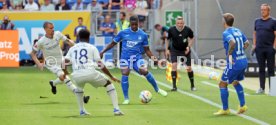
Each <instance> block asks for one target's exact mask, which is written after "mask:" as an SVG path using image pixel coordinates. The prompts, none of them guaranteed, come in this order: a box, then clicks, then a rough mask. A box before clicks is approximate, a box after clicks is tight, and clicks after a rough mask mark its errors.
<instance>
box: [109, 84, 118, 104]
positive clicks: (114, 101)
mask: <svg viewBox="0 0 276 125" xmlns="http://www.w3.org/2000/svg"><path fill="white" fill-rule="evenodd" d="M106 92H107V94H108V95H109V96H110V98H111V101H112V105H113V107H114V108H115V109H119V105H118V97H117V92H116V90H115V87H114V85H113V84H109V85H108V86H106Z"/></svg>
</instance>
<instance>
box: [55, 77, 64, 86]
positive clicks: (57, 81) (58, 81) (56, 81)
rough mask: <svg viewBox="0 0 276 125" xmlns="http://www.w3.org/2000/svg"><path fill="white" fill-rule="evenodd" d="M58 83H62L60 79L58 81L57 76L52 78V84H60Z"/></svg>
mask: <svg viewBox="0 0 276 125" xmlns="http://www.w3.org/2000/svg"><path fill="white" fill-rule="evenodd" d="M60 83H62V81H60V79H59V78H57V79H55V80H53V84H54V86H56V85H57V84H60Z"/></svg>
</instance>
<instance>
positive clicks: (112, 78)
mask: <svg viewBox="0 0 276 125" xmlns="http://www.w3.org/2000/svg"><path fill="white" fill-rule="evenodd" d="M110 79H111V80H112V81H114V82H117V83H121V81H120V80H119V79H117V78H115V77H111V78H110Z"/></svg>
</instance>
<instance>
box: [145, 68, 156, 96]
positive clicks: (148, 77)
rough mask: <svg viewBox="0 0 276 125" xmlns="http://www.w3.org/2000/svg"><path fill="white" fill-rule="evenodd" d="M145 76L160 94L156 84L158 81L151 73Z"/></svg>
mask: <svg viewBox="0 0 276 125" xmlns="http://www.w3.org/2000/svg"><path fill="white" fill-rule="evenodd" d="M145 76H146V78H147V80H148V81H149V83H150V84H151V85H152V86H153V88H154V90H155V92H158V90H159V88H158V86H157V84H156V81H155V79H154V77H153V75H152V74H151V73H150V72H148V74H147V75H145Z"/></svg>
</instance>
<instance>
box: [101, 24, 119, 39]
mask: <svg viewBox="0 0 276 125" xmlns="http://www.w3.org/2000/svg"><path fill="white" fill-rule="evenodd" d="M101 27H104V28H111V29H114V31H115V29H116V25H115V24H114V23H113V22H110V23H106V22H103V23H102V24H101ZM102 35H103V36H112V37H113V36H114V32H105V31H103V32H102Z"/></svg>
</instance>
